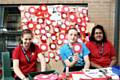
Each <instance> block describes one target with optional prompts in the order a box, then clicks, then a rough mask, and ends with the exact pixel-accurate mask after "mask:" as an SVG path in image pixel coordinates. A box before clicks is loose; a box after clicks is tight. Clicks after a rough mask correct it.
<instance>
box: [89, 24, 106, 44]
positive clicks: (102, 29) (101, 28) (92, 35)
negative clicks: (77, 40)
mask: <svg viewBox="0 0 120 80" xmlns="http://www.w3.org/2000/svg"><path fill="white" fill-rule="evenodd" d="M96 29H100V30H101V31H102V33H103V39H102V41H101V42H106V41H107V37H106V34H105V31H104V28H103V26H101V25H96V26H95V27H94V28H93V29H92V32H91V35H90V38H89V40H90V41H95V42H96V40H95V38H94V35H95V30H96Z"/></svg>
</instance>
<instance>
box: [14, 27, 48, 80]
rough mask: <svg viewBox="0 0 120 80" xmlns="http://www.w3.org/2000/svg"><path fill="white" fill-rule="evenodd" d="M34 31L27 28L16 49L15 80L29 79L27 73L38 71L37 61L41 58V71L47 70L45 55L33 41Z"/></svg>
mask: <svg viewBox="0 0 120 80" xmlns="http://www.w3.org/2000/svg"><path fill="white" fill-rule="evenodd" d="M32 38H33V35H32V31H31V30H28V29H25V30H23V31H22V35H21V43H20V44H19V45H18V46H17V47H16V48H15V49H14V51H13V54H12V57H13V70H14V72H15V74H16V78H15V80H29V79H28V78H27V75H28V74H29V73H30V72H35V71H37V67H36V62H37V60H39V62H40V64H41V71H45V70H46V63H45V59H44V56H43V55H42V54H41V50H40V49H39V47H38V46H37V45H35V44H33V43H32Z"/></svg>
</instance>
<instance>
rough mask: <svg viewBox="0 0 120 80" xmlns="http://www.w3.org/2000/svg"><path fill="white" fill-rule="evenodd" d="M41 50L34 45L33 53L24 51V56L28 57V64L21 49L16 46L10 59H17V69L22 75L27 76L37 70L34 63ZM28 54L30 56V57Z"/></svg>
mask: <svg viewBox="0 0 120 80" xmlns="http://www.w3.org/2000/svg"><path fill="white" fill-rule="evenodd" d="M40 52H41V50H40V49H39V47H38V46H37V45H35V52H32V53H31V52H30V51H29V50H27V51H26V54H27V55H28V57H29V59H30V63H28V61H27V59H26V57H25V55H24V53H23V51H22V47H21V46H20V45H19V46H17V47H16V48H15V49H14V50H13V53H12V58H13V59H18V60H19V67H20V70H21V71H22V72H23V74H24V75H27V74H28V73H30V72H34V71H36V70H37V67H36V61H37V55H38V53H40ZM30 54H32V55H31V56H30Z"/></svg>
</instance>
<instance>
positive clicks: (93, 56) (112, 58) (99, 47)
mask: <svg viewBox="0 0 120 80" xmlns="http://www.w3.org/2000/svg"><path fill="white" fill-rule="evenodd" d="M86 45H87V47H88V48H89V50H90V52H91V53H90V63H91V67H92V68H103V67H110V66H113V65H115V63H116V53H115V49H114V47H113V45H112V44H111V42H109V41H108V40H107V38H106V35H105V31H104V29H103V26H101V25H96V26H95V27H94V28H93V29H92V33H91V36H90V41H89V42H88V43H87V44H86Z"/></svg>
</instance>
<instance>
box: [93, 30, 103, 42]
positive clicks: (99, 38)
mask: <svg viewBox="0 0 120 80" xmlns="http://www.w3.org/2000/svg"><path fill="white" fill-rule="evenodd" d="M94 38H95V40H96V41H98V42H99V41H102V39H103V32H102V30H100V29H95V34H94Z"/></svg>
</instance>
